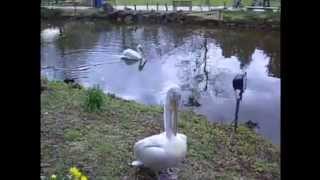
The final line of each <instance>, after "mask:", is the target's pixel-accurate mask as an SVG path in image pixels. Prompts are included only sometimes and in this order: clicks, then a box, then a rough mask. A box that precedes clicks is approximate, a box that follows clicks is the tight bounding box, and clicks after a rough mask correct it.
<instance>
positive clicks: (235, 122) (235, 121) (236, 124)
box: [234, 98, 240, 132]
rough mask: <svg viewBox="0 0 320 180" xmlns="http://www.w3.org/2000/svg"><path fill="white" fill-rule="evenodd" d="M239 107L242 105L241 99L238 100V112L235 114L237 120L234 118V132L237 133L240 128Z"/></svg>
mask: <svg viewBox="0 0 320 180" xmlns="http://www.w3.org/2000/svg"><path fill="white" fill-rule="evenodd" d="M239 105H240V98H239V99H237V104H236V112H235V118H234V132H237V128H238V113H239Z"/></svg>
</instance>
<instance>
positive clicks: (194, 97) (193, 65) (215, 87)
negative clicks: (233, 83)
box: [179, 36, 228, 106]
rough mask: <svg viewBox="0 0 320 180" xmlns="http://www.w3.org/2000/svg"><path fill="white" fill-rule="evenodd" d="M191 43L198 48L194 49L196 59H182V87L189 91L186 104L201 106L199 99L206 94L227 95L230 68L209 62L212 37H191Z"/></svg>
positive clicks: (180, 76) (180, 75)
mask: <svg viewBox="0 0 320 180" xmlns="http://www.w3.org/2000/svg"><path fill="white" fill-rule="evenodd" d="M195 39H197V40H195ZM194 42H198V44H199V42H200V44H201V45H200V46H197V45H194ZM189 43H191V44H188V45H190V46H192V45H194V46H195V47H197V48H198V49H197V50H194V51H195V54H194V59H192V60H191V61H188V60H183V61H180V67H181V68H180V73H179V78H180V81H181V82H182V85H181V88H182V90H184V91H188V92H189V97H188V103H187V104H186V105H188V106H199V105H200V104H199V99H200V98H201V96H203V95H206V94H210V95H214V96H216V97H218V96H226V95H227V92H226V90H225V88H226V87H227V84H225V82H224V81H225V77H226V76H225V75H226V73H227V71H228V70H226V69H222V68H218V67H215V66H214V65H210V66H209V64H208V58H209V57H208V51H210V49H211V45H213V42H210V39H208V38H206V37H205V38H204V37H200V36H195V37H194V38H193V39H190V42H189Z"/></svg>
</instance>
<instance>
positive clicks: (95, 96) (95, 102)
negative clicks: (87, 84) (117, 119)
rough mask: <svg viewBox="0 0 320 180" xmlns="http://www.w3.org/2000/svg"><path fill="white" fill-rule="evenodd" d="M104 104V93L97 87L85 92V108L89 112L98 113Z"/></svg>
mask: <svg viewBox="0 0 320 180" xmlns="http://www.w3.org/2000/svg"><path fill="white" fill-rule="evenodd" d="M103 104H104V93H103V91H102V90H101V89H100V88H99V86H94V87H93V88H89V89H88V90H87V96H86V99H85V108H86V110H87V111H89V112H94V111H100V110H101V108H102V106H103Z"/></svg>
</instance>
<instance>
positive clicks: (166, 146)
mask: <svg viewBox="0 0 320 180" xmlns="http://www.w3.org/2000/svg"><path fill="white" fill-rule="evenodd" d="M180 99H181V95H180V92H179V89H178V88H171V89H169V91H168V92H167V95H166V99H165V104H164V132H163V133H160V134H157V135H153V136H150V137H147V138H144V139H142V140H140V141H138V142H136V143H135V145H134V155H135V157H136V159H137V160H135V161H133V162H132V164H131V165H132V166H136V167H140V166H143V167H147V168H150V169H151V170H153V171H154V172H155V173H156V175H157V177H158V178H159V174H158V173H159V172H160V171H162V170H167V169H168V168H172V167H175V166H177V165H178V164H179V163H180V162H181V161H183V159H184V158H185V156H186V153H187V137H186V135H184V134H180V133H178V129H177V118H178V105H179V103H180Z"/></svg>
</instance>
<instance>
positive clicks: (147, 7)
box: [147, 3, 149, 11]
mask: <svg viewBox="0 0 320 180" xmlns="http://www.w3.org/2000/svg"><path fill="white" fill-rule="evenodd" d="M147 11H149V5H148V3H147Z"/></svg>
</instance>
